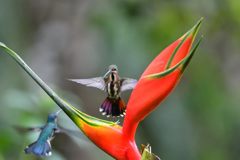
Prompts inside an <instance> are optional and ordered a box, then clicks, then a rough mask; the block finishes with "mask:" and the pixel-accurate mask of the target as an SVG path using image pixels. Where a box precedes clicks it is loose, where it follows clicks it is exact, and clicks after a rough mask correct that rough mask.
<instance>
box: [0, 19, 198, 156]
mask: <svg viewBox="0 0 240 160" xmlns="http://www.w3.org/2000/svg"><path fill="white" fill-rule="evenodd" d="M201 22H202V19H201V20H200V21H199V22H198V23H197V24H196V25H195V26H194V27H193V28H192V29H191V30H189V31H188V32H187V33H186V34H185V35H183V36H182V37H181V38H179V39H178V40H177V41H175V42H174V43H172V44H171V45H170V46H168V47H167V48H166V49H165V50H163V51H162V52H161V53H160V54H159V55H158V56H157V57H156V58H155V59H154V60H153V61H152V63H151V64H150V65H149V66H148V67H147V69H146V70H145V71H144V73H143V74H142V76H141V77H140V79H139V82H138V83H137V85H136V87H135V89H134V90H133V92H132V94H131V97H130V99H129V102H128V104H127V110H126V116H125V119H124V123H123V127H121V126H119V125H118V124H117V122H116V123H115V122H110V121H105V120H101V119H98V118H95V117H91V116H89V115H86V114H84V113H82V112H81V111H79V110H77V109H76V108H74V107H73V106H71V105H70V104H68V103H67V102H65V101H64V100H62V99H61V98H60V97H59V96H58V95H57V94H56V93H55V92H53V91H52V90H51V89H50V88H49V87H48V86H47V85H46V84H45V83H44V82H43V81H42V80H41V79H40V78H39V77H38V76H37V75H36V74H35V73H34V72H33V71H32V70H31V69H30V68H29V67H28V66H27V64H26V63H25V62H24V61H23V60H22V59H21V58H20V57H19V56H18V55H17V54H16V53H15V52H13V51H12V50H11V49H9V48H8V47H7V46H5V45H4V44H3V43H1V42H0V47H1V48H3V49H4V50H5V51H7V52H8V53H9V55H11V56H12V57H13V58H14V59H15V60H16V61H17V62H18V63H19V64H20V65H21V66H22V67H23V68H24V70H25V71H26V72H27V73H28V74H29V75H30V76H31V77H32V78H33V79H34V80H35V81H36V82H37V83H38V85H40V86H41V87H42V88H43V89H44V90H45V92H46V93H47V94H48V95H49V96H50V97H51V98H52V99H53V100H54V101H55V102H56V103H57V104H58V105H59V107H60V108H62V109H63V111H64V112H65V113H66V114H67V115H68V116H69V117H70V118H71V119H72V121H73V122H74V123H75V124H76V125H77V126H78V127H79V128H80V129H81V130H82V131H83V132H84V134H85V135H86V136H87V137H88V138H89V139H90V140H91V141H92V142H93V143H95V144H96V145H97V146H98V147H99V148H101V149H102V150H103V151H105V152H106V153H108V154H109V155H111V156H112V157H114V158H116V159H119V160H140V159H145V158H143V157H142V155H141V154H140V152H139V150H138V148H137V146H136V143H135V132H136V128H137V125H138V123H139V122H140V121H141V120H143V119H144V118H145V117H146V116H147V115H148V114H149V113H150V112H151V111H153V110H154V109H155V108H156V107H157V106H158V105H159V104H160V103H161V102H162V101H163V100H164V99H165V98H166V97H167V96H168V94H169V93H170V92H171V91H172V90H173V89H174V87H175V86H176V84H177V83H178V81H179V79H180V77H181V76H182V74H183V71H184V70H185V68H186V66H187V65H188V63H189V61H190V60H191V58H192V56H193V54H194V52H195V50H196V49H197V47H198V45H199V43H200V40H201V39H200V40H199V41H198V43H197V44H196V46H195V47H194V48H193V50H192V51H190V48H191V46H192V43H193V41H194V39H195V36H196V34H197V31H198V29H199V27H200V25H201ZM146 155H147V154H144V157H145V156H146ZM147 156H148V155H147ZM147 156H146V157H147ZM152 156H153V154H151V155H150V157H152ZM141 157H142V158H141Z"/></svg>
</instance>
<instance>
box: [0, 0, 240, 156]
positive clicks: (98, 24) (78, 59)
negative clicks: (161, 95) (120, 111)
mask: <svg viewBox="0 0 240 160" xmlns="http://www.w3.org/2000/svg"><path fill="white" fill-rule="evenodd" d="M239 3H240V2H239V1H238V0H228V1H224V0H211V1H208V0H202V1H197V0H193V1H190V0H182V1H177V0H169V1H164V0H148V1H147V0H139V1H137V0H122V1H110V0H101V1H93V0H92V1H90V0H88V1H87V0H86V1H74V0H70V1H46V0H42V1H34V2H33V1H29V0H21V1H17V0H0V4H1V5H0V26H1V29H0V41H2V42H3V43H6V44H7V45H8V46H9V47H10V48H12V49H13V50H15V51H16V52H17V53H19V54H20V56H21V57H22V58H23V59H24V60H25V61H26V62H27V63H28V64H29V65H30V66H31V67H32V69H33V70H34V71H35V72H36V73H37V74H38V75H39V76H40V77H41V78H42V79H43V80H44V81H46V82H47V83H48V85H49V86H51V87H53V88H55V90H57V92H58V93H59V94H60V95H61V96H62V97H64V98H67V99H68V100H69V102H70V103H71V104H72V103H76V104H77V105H75V106H81V107H82V108H79V109H80V110H82V111H84V112H85V113H87V114H90V115H93V116H96V117H99V118H105V117H103V116H102V115H101V114H100V113H98V108H99V105H100V104H101V103H102V101H103V100H104V97H105V96H106V95H105V93H103V92H101V91H98V90H96V89H94V88H87V87H84V86H80V85H77V84H73V83H71V82H68V81H67V80H66V79H67V78H89V77H95V76H100V75H103V74H104V73H105V72H106V70H107V67H108V66H109V65H110V64H116V65H118V68H119V74H120V76H121V77H132V78H139V77H140V75H141V73H142V72H143V71H144V69H145V68H146V67H147V65H148V64H149V63H150V62H151V61H152V59H153V58H154V57H155V56H156V55H157V54H158V53H159V52H160V51H162V50H163V49H164V48H166V47H167V46H168V45H169V44H171V43H172V42H174V41H175V40H177V39H178V38H179V37H180V36H182V35H183V34H184V33H185V32H186V31H187V30H188V29H189V28H191V27H192V26H193V25H194V24H195V23H196V22H197V21H198V20H199V19H200V18H201V17H204V20H203V24H202V26H201V28H200V31H199V33H200V34H203V36H204V38H203V41H202V42H201V44H200V46H199V48H198V50H197V52H196V54H195V55H194V57H193V59H192V61H191V62H190V65H189V66H188V68H187V70H186V72H185V73H184V75H183V77H182V79H181V81H180V82H179V84H178V86H177V87H176V89H175V90H174V91H173V92H172V93H171V94H170V95H169V97H168V98H167V99H166V100H165V101H164V102H163V103H162V104H161V105H160V106H159V107H158V108H157V109H156V110H155V111H154V112H153V113H151V114H150V115H149V116H148V117H146V119H145V120H144V121H143V122H142V123H140V126H139V128H138V130H137V135H136V136H137V137H136V138H137V144H138V146H139V147H140V144H141V143H142V144H145V145H146V144H147V143H150V145H151V146H152V152H153V153H155V154H156V155H158V156H159V157H160V158H161V159H167V160H175V159H182V160H215V159H217V160H225V159H228V160H236V159H239V158H240V156H239V152H240V138H239V135H240V116H239V114H240V102H239V95H240V85H239V82H240V70H239V68H240V63H239V61H240V54H239V50H240V39H239V37H240V32H239V28H240V19H239V14H240V12H239V10H240V4H239ZM0 54H1V55H0V56H1V58H0V74H1V76H0V82H1V84H0V89H1V92H0V142H1V143H0V160H2V159H7V160H13V159H14V160H16V159H20V160H21V159H24V160H25V159H38V157H36V156H34V155H24V153H23V149H24V148H25V146H27V145H28V144H30V143H31V142H32V141H34V140H35V139H36V138H37V136H38V133H34V132H30V133H25V134H19V133H18V132H16V131H15V130H14V129H13V128H12V126H13V125H19V126H39V125H43V124H44V123H45V121H46V117H47V115H48V113H51V112H55V111H57V110H58V107H57V106H56V105H55V104H54V103H53V102H52V101H51V99H50V98H49V97H47V96H46V95H45V93H43V91H42V90H41V89H40V88H39V87H38V86H37V85H36V84H35V82H33V81H32V80H31V79H30V78H29V77H28V75H26V74H25V73H24V71H23V70H22V69H21V68H20V67H19V66H18V65H17V64H16V63H15V62H14V61H13V60H12V59H11V58H10V57H8V56H7V55H6V54H5V53H3V51H2V50H1V51H0ZM56 86H57V87H56ZM70 93H71V94H70ZM130 93H131V92H127V93H123V94H122V97H123V98H124V100H125V101H127V100H128V98H129V96H130ZM61 119H62V120H61ZM110 120H114V121H116V120H117V119H110ZM120 121H121V122H122V121H123V119H120ZM59 124H60V125H61V124H62V125H63V126H69V125H70V127H71V128H74V124H72V122H71V121H70V120H69V119H68V118H67V117H66V116H65V115H63V114H62V115H61V116H60V117H59ZM82 138H83V139H84V137H82V136H81V138H80V139H82ZM67 141H71V139H68V140H67ZM67 141H66V137H62V138H56V139H54V140H53V142H56V145H54V144H53V149H54V148H56V149H54V151H53V156H52V157H47V158H44V159H58V160H59V159H73V160H74V159H89V157H90V159H99V157H101V158H100V159H112V158H111V157H109V156H108V155H107V154H105V153H103V152H102V151H101V150H100V149H98V148H97V147H95V146H94V145H93V144H91V143H86V142H84V143H83V142H82V141H81V140H79V138H78V139H73V140H72V141H71V142H69V145H66V146H65V145H64V143H62V145H63V146H64V147H63V149H60V148H58V146H59V145H60V146H61V142H67ZM85 141H87V142H88V140H86V139H85ZM73 146H74V147H73ZM74 148H75V149H74ZM70 157H71V158H70Z"/></svg>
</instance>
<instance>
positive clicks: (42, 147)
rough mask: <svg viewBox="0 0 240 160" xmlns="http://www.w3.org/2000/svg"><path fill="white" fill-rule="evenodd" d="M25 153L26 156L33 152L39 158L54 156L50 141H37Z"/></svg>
mask: <svg viewBox="0 0 240 160" xmlns="http://www.w3.org/2000/svg"><path fill="white" fill-rule="evenodd" d="M24 152H25V154H28V153H31V152H32V153H34V154H36V155H38V156H51V155H52V152H51V144H50V142H49V141H45V142H39V141H36V142H34V143H32V144H30V145H29V146H27V147H26V149H25V150H24Z"/></svg>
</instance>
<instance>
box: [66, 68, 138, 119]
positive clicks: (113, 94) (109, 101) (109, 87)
mask: <svg viewBox="0 0 240 160" xmlns="http://www.w3.org/2000/svg"><path fill="white" fill-rule="evenodd" d="M69 80H70V81H73V82H76V83H80V84H83V85H85V86H88V87H95V88H98V89H101V90H103V91H105V92H107V97H106V99H105V100H104V102H103V103H102V105H101V107H100V108H99V111H100V112H102V115H107V117H110V115H112V116H113V117H114V116H122V117H123V116H124V115H125V110H126V105H125V104H124V102H123V100H122V98H121V97H120V95H119V94H120V92H123V91H126V90H130V89H134V87H135V86H136V84H137V82H138V81H137V80H136V79H132V78H120V77H119V76H118V68H117V66H116V65H114V64H112V65H110V66H109V67H108V71H107V73H106V74H105V75H104V76H103V77H95V78H90V79H69Z"/></svg>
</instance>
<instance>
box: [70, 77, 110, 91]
mask: <svg viewBox="0 0 240 160" xmlns="http://www.w3.org/2000/svg"><path fill="white" fill-rule="evenodd" d="M68 80H70V81H73V82H76V83H80V84H83V85H85V86H88V87H95V88H98V89H101V90H103V91H106V78H103V77H95V78H89V79H68Z"/></svg>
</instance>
